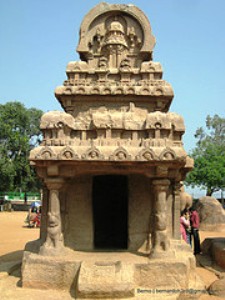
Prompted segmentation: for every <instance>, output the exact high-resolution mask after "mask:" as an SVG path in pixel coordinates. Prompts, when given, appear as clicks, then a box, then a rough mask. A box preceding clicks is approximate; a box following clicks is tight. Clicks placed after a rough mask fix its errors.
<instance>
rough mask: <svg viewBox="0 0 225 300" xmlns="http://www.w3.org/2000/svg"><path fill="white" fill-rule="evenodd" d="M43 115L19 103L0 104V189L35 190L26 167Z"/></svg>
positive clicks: (35, 181) (33, 178)
mask: <svg viewBox="0 0 225 300" xmlns="http://www.w3.org/2000/svg"><path fill="white" fill-rule="evenodd" d="M42 114H43V112H42V111H41V110H38V109H36V108H30V109H27V108H26V107H25V106H24V105H23V104H22V103H20V102H17V101H15V102H8V103H6V104H4V105H0V128H1V130H0V178H1V181H0V190H1V191H13V190H14V191H18V190H20V189H21V190H24V191H26V190H33V191H34V190H36V189H37V188H38V184H39V183H38V179H37V178H36V175H35V171H34V169H33V168H31V167H30V165H29V160H28V157H29V152H30V150H31V149H32V148H33V147H35V146H36V145H38V144H39V143H40V141H41V138H42V136H41V131H40V129H39V123H40V118H41V115H42Z"/></svg>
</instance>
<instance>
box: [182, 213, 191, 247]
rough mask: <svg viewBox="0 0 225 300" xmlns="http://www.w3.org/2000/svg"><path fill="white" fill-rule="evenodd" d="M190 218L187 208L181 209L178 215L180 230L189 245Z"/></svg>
mask: <svg viewBox="0 0 225 300" xmlns="http://www.w3.org/2000/svg"><path fill="white" fill-rule="evenodd" d="M190 229H191V227H190V220H189V212H188V211H187V209H184V210H182V212H181V217H180V232H181V235H182V237H183V239H184V240H185V242H186V243H188V244H190V245H191V234H190Z"/></svg>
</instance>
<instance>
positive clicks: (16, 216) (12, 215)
mask: <svg viewBox="0 0 225 300" xmlns="http://www.w3.org/2000/svg"><path fill="white" fill-rule="evenodd" d="M25 218H26V212H0V230H1V240H0V241H1V242H0V300H11V299H12V300H14V299H17V300H20V299H21V300H22V299H23V300H28V299H29V300H32V299H34V300H36V299H42V300H45V299H47V300H48V299H50V300H51V299H54V300H57V299H65V300H67V299H74V298H72V297H71V295H70V294H69V293H67V292H60V293H59V292H58V291H43V290H32V289H24V288H23V289H22V288H21V284H20V275H21V274H20V263H21V260H22V254H23V249H24V246H25V244H26V243H27V242H28V241H32V240H36V239H38V238H39V229H37V228H27V227H26V224H25V223H24V220H25ZM200 237H201V240H202V241H203V240H204V239H205V238H206V237H225V232H224V233H221V232H200ZM198 261H200V258H199V259H197V272H198V274H199V275H200V277H201V278H202V280H203V281H204V283H205V285H206V286H207V287H208V286H209V285H210V284H211V283H212V282H213V281H215V280H216V279H217V276H216V275H215V274H214V272H213V271H212V270H211V271H209V270H207V269H205V268H203V267H201V265H200V264H199V262H198ZM11 266H15V268H14V269H15V270H13V269H12V268H11ZM9 269H11V271H12V272H11V274H10V275H9V274H8V273H7V271H8V270H9ZM199 299H200V300H216V299H217V300H219V299H222V298H219V297H215V296H209V295H202V296H201V297H200V298H199Z"/></svg>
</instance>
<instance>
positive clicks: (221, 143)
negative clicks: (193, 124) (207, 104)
mask: <svg viewBox="0 0 225 300" xmlns="http://www.w3.org/2000/svg"><path fill="white" fill-rule="evenodd" d="M195 138H197V139H198V141H197V144H196V148H194V149H193V150H192V152H191V153H190V156H191V157H192V158H194V160H195V164H194V170H193V171H192V172H190V173H189V174H188V176H187V178H186V181H185V183H186V185H189V186H191V187H195V186H198V187H200V188H204V189H206V195H207V196H211V195H212V194H213V193H214V192H216V191H219V190H221V189H222V190H223V189H224V188H225V118H222V117H219V116H218V115H214V116H213V117H210V116H207V118H206V130H205V129H203V128H202V127H201V128H198V129H197V131H196V133H195Z"/></svg>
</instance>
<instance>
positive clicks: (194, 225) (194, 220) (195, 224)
mask: <svg viewBox="0 0 225 300" xmlns="http://www.w3.org/2000/svg"><path fill="white" fill-rule="evenodd" d="M190 212H191V217H190V221H191V231H192V235H193V239H194V255H196V254H199V253H201V247H200V238H199V224H200V218H199V214H198V212H197V211H196V210H195V208H193V207H191V208H190Z"/></svg>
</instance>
